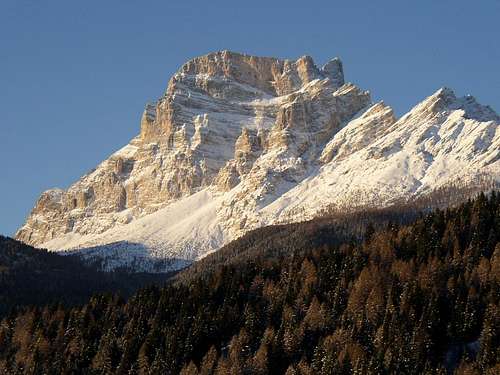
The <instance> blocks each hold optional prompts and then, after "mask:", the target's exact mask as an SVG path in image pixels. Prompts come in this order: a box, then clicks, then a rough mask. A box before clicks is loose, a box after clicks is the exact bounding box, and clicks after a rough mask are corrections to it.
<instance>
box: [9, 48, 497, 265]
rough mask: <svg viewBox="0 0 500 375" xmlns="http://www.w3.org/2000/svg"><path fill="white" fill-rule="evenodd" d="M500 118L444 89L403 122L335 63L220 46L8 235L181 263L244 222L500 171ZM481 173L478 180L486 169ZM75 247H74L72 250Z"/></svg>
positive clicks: (398, 196)
mask: <svg viewBox="0 0 500 375" xmlns="http://www.w3.org/2000/svg"><path fill="white" fill-rule="evenodd" d="M499 125H500V119H499V116H498V115H497V114H496V113H495V112H494V111H493V110H492V109H491V108H490V107H487V106H482V105H480V104H479V103H477V101H476V100H475V99H474V98H472V97H470V96H466V97H463V98H457V97H456V95H455V94H454V93H453V91H452V90H450V89H447V88H442V89H440V90H438V91H437V92H436V93H434V94H433V95H431V96H429V97H428V98H427V99H425V100H423V101H422V102H421V103H420V104H418V105H417V106H415V107H414V108H413V109H412V110H411V111H409V112H408V113H407V114H406V115H404V116H402V117H401V118H400V119H397V118H396V117H395V115H394V112H393V110H392V109H391V108H390V107H389V106H387V105H386V104H385V103H383V102H379V103H372V102H371V99H370V96H369V93H368V92H367V91H363V90H361V89H359V88H358V87H356V86H355V85H353V84H350V83H347V84H346V83H344V75H343V69H342V63H341V62H340V60H339V59H333V60H331V61H330V62H328V63H327V64H326V65H325V66H323V67H322V68H318V67H317V66H316V65H315V63H314V61H313V60H312V58H311V57H308V56H304V57H301V58H299V59H297V60H295V61H291V60H280V59H276V58H270V57H256V56H249V55H244V54H238V53H235V52H230V51H221V52H215V53H212V54H208V55H205V56H201V57H198V58H195V59H193V60H190V61H188V62H187V63H186V64H184V65H183V66H182V67H181V68H180V69H179V71H178V72H177V73H176V74H175V75H174V76H173V77H172V79H171V80H170V82H169V85H168V88H167V90H166V93H165V95H164V96H163V97H161V98H160V99H159V100H158V101H157V102H156V103H155V104H154V105H148V106H146V109H145V111H144V114H143V116H142V119H141V124H140V128H141V129H140V134H139V135H138V136H137V137H136V138H134V139H133V140H131V142H130V144H129V145H127V146H125V147H124V148H122V149H120V150H119V151H117V152H115V153H114V154H112V155H111V156H110V157H109V158H108V159H107V160H105V161H103V162H102V163H101V164H100V165H99V166H98V167H97V168H96V169H95V170H94V171H92V172H91V173H89V174H87V175H85V176H83V177H82V178H81V179H80V180H79V181H77V182H76V183H75V184H73V185H72V186H71V187H70V188H69V189H68V190H67V191H62V190H52V191H49V192H46V193H44V194H42V196H41V198H40V199H39V200H38V202H37V204H36V206H35V208H34V209H33V211H32V213H31V215H30V217H29V218H28V220H27V222H26V224H25V225H24V226H23V227H22V228H20V230H19V231H18V233H17V235H16V237H17V238H18V239H21V240H23V241H25V242H28V243H30V244H34V245H37V246H43V247H48V248H49V249H53V250H63V249H77V250H76V251H80V252H81V253H82V254H83V255H84V256H87V257H100V258H103V259H105V260H106V262H107V264H108V267H109V268H113V267H116V266H117V265H120V264H129V265H130V264H133V265H134V266H136V267H139V268H141V267H146V268H147V267H149V265H148V264H149V263H148V262H149V261H151V260H161V261H162V262H161V264H162V265H163V267H165V268H175V267H180V266H182V265H185V264H186V262H189V261H192V260H194V259H197V258H199V257H202V256H204V255H205V254H207V253H208V252H211V251H215V250H217V249H218V248H219V247H220V246H222V245H223V244H224V243H226V242H228V241H230V240H232V239H234V238H236V237H238V236H240V235H241V234H243V233H245V232H246V231H248V230H250V229H253V228H256V227H259V226H262V225H267V224H273V223H278V222H290V221H297V220H304V219H307V218H312V217H314V216H315V215H317V214H318V212H320V211H322V210H323V209H325V207H327V206H336V207H339V208H342V209H343V210H352V209H356V207H360V206H366V205H377V206H380V205H387V204H391V203H392V202H395V201H400V200H402V199H406V200H411V199H415V198H417V197H421V196H425V195H427V194H430V193H432V192H433V191H435V190H436V189H438V188H440V187H443V186H448V185H450V184H455V183H457V182H460V183H467V184H472V185H474V184H477V185H478V187H479V182H478V181H484V180H485V178H486V179H487V180H488V181H490V180H491V181H497V180H499V178H500V126H499ZM485 176H486V177H485ZM78 249H80V250H78Z"/></svg>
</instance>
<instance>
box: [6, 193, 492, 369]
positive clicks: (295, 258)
mask: <svg viewBox="0 0 500 375" xmlns="http://www.w3.org/2000/svg"><path fill="white" fill-rule="evenodd" d="M338 229H339V228H338V227H337V225H332V224H330V223H328V222H326V221H324V220H318V219H314V220H312V221H310V222H307V223H296V224H288V225H280V226H274V227H266V228H259V229H256V230H254V231H252V232H251V233H247V234H245V235H244V236H243V237H241V238H240V239H238V240H235V241H233V242H232V243H231V244H229V245H227V246H225V247H223V248H222V249H220V250H219V251H217V252H215V253H213V254H210V255H208V256H207V257H205V258H204V259H203V260H201V261H200V262H196V263H195V264H194V265H193V266H191V267H188V268H187V269H185V270H183V271H180V272H179V273H178V274H177V276H176V278H175V280H174V282H172V283H170V284H168V285H165V286H164V287H162V288H158V287H150V288H144V289H142V290H140V291H139V292H138V293H136V294H135V295H134V296H132V297H131V298H130V299H129V300H128V301H124V300H123V299H118V298H116V297H114V296H95V297H92V298H91V299H90V300H89V301H88V303H86V304H85V305H83V306H76V307H73V308H63V307H43V308H41V307H40V308H35V309H26V310H23V311H20V312H19V313H17V314H15V315H12V316H9V317H7V318H6V319H4V320H2V321H0V373H2V374H24V373H29V374H74V373H76V374H81V373H83V374H181V375H188V374H189V375H200V374H207V375H227V374H234V375H239V374H252V375H253V374H255V375H266V374H287V375H290V374H297V375H313V374H314V375H330V374H341V375H348V374H367V375H371V374H373V375H375V374H377V375H378V374H408V375H410V374H412V375H417V374H419V375H420V374H426V375H427V374H443V375H444V374H455V375H465V374H474V375H475V374H485V375H493V374H498V373H499V370H500V308H499V307H500V293H499V291H500V195H499V194H498V193H497V192H494V193H492V194H490V196H488V197H487V196H485V195H484V194H481V195H479V196H478V197H477V198H476V199H474V200H471V201H468V202H466V203H465V204H462V205H459V206H458V207H456V208H451V209H447V210H435V211H433V212H430V213H428V214H427V215H422V216H420V218H418V219H417V220H415V221H414V222H412V223H411V224H408V225H385V226H381V227H380V228H379V229H376V230H372V231H367V233H366V236H365V239H364V240H362V241H346V240H345V238H343V237H344V235H340V236H339V232H338Z"/></svg>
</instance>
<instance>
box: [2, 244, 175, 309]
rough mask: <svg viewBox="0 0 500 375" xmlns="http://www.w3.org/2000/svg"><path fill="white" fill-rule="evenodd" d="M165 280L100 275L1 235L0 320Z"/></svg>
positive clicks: (149, 276) (71, 258) (95, 269)
mask: <svg viewBox="0 0 500 375" xmlns="http://www.w3.org/2000/svg"><path fill="white" fill-rule="evenodd" d="M166 279H167V276H166V275H162V274H139V273H128V272H125V271H123V272H118V271H117V272H111V273H106V272H101V271H98V267H93V266H91V265H88V264H84V263H83V261H82V260H81V259H80V258H78V257H76V256H62V255H58V254H56V253H54V252H48V251H46V250H41V249H35V248H33V247H31V246H28V245H25V244H23V243H22V242H19V241H16V240H13V239H11V238H8V237H3V236H0V317H2V316H3V315H5V314H6V313H8V312H9V311H10V310H11V309H12V308H14V307H19V306H25V305H46V304H49V303H58V304H59V303H60V304H64V305H75V304H83V303H85V302H87V301H88V299H89V298H90V297H91V296H92V295H93V294H95V293H103V292H113V293H120V294H121V295H123V296H128V295H130V294H132V293H133V292H134V291H136V290H137V289H138V288H139V287H141V286H145V285H149V284H152V283H157V284H158V283H163V282H164V281H165V280H166Z"/></svg>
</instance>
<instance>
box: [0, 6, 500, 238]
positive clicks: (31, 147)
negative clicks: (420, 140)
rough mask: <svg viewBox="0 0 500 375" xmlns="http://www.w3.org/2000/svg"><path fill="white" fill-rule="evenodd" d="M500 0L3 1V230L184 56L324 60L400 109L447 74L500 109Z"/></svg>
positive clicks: (94, 158) (130, 114) (103, 152)
mask: <svg viewBox="0 0 500 375" xmlns="http://www.w3.org/2000/svg"><path fill="white" fill-rule="evenodd" d="M499 20H500V1H496V0H481V1H461V0H454V1H446V0H440V1H436V0H432V1H430V0H425V1H422V0H421V1H412V2H410V1H401V0H399V1H341V2H340V1H323V2H318V1H271V0H267V1H234V0H233V1H216V0H215V1H206V0H205V1H193V0H191V1H175V0H171V1H168V0H164V1H147V0H145V1H138V0H137V1H126V0H120V1H118V0H99V1H94V0H85V1H68V0H59V1H55V0H46V1H40V0H32V1H24V0H1V1H0V115H1V119H0V130H1V132H0V137H1V138H0V140H1V146H0V162H1V168H2V171H1V175H0V176H1V178H0V233H3V234H7V235H12V234H13V232H14V231H15V230H16V228H17V227H18V226H20V225H21V224H22V222H23V221H24V219H25V217H26V215H27V214H28V213H29V211H30V210H31V208H32V207H33V204H34V203H35V200H36V198H37V197H38V196H39V194H40V193H41V192H42V191H43V190H45V189H48V188H51V187H56V186H58V187H64V188H65V187H68V186H69V185H70V184H71V183H72V182H73V181H75V180H76V179H77V178H78V177H79V176H81V175H82V174H84V173H85V172H87V171H88V170H90V169H91V168H92V167H94V166H95V165H96V164H97V163H98V162H100V161H101V160H103V159H105V158H106V157H107V156H108V155H109V154H110V153H112V152H113V151H114V150H116V149H118V148H120V147H121V146H123V145H124V144H126V143H127V142H128V141H129V139H130V138H132V137H133V136H135V135H136V134H137V133H138V131H139V119H140V115H141V113H142V110H143V107H144V104H145V103H146V102H147V101H150V100H155V99H156V98H158V97H159V96H161V95H162V93H163V91H164V89H165V88H166V85H167V82H168V79H169V78H170V76H171V75H172V73H174V72H175V71H176V70H177V69H178V67H179V66H180V65H181V64H182V63H183V62H185V61H186V60H187V59H189V58H192V57H195V56H197V55H202V54H205V53H207V52H211V51H215V50H220V49H230V50H234V51H239V52H245V53H249V54H256V55H268V56H276V57H287V58H296V57H299V56H301V55H304V54H308V55H311V56H312V57H313V58H314V60H315V61H316V62H317V63H318V64H323V63H324V62H326V61H327V60H328V59H329V58H331V57H334V56H339V57H340V58H341V59H342V60H343V62H344V69H345V74H346V78H347V80H349V81H352V82H354V83H356V84H358V85H359V86H360V87H362V88H364V89H369V90H370V91H371V92H372V95H373V98H374V100H379V99H384V101H385V102H386V103H387V104H389V105H392V106H393V107H394V108H395V109H396V112H397V113H398V114H401V113H403V112H405V111H406V110H408V109H409V108H410V107H412V106H413V105H414V104H416V103H417V102H418V101H420V100H421V99H422V98H424V97H425V96H428V95H430V94H431V93H432V92H434V91H435V90H436V89H438V88H439V87H441V86H444V85H446V86H449V87H452V88H453V89H455V91H456V92H457V94H459V95H464V94H469V93H470V94H472V95H474V96H476V97H477V98H478V100H479V101H480V102H481V103H483V104H490V105H491V106H492V107H493V108H494V109H495V110H496V111H497V112H500V26H499V22H500V21H499Z"/></svg>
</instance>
